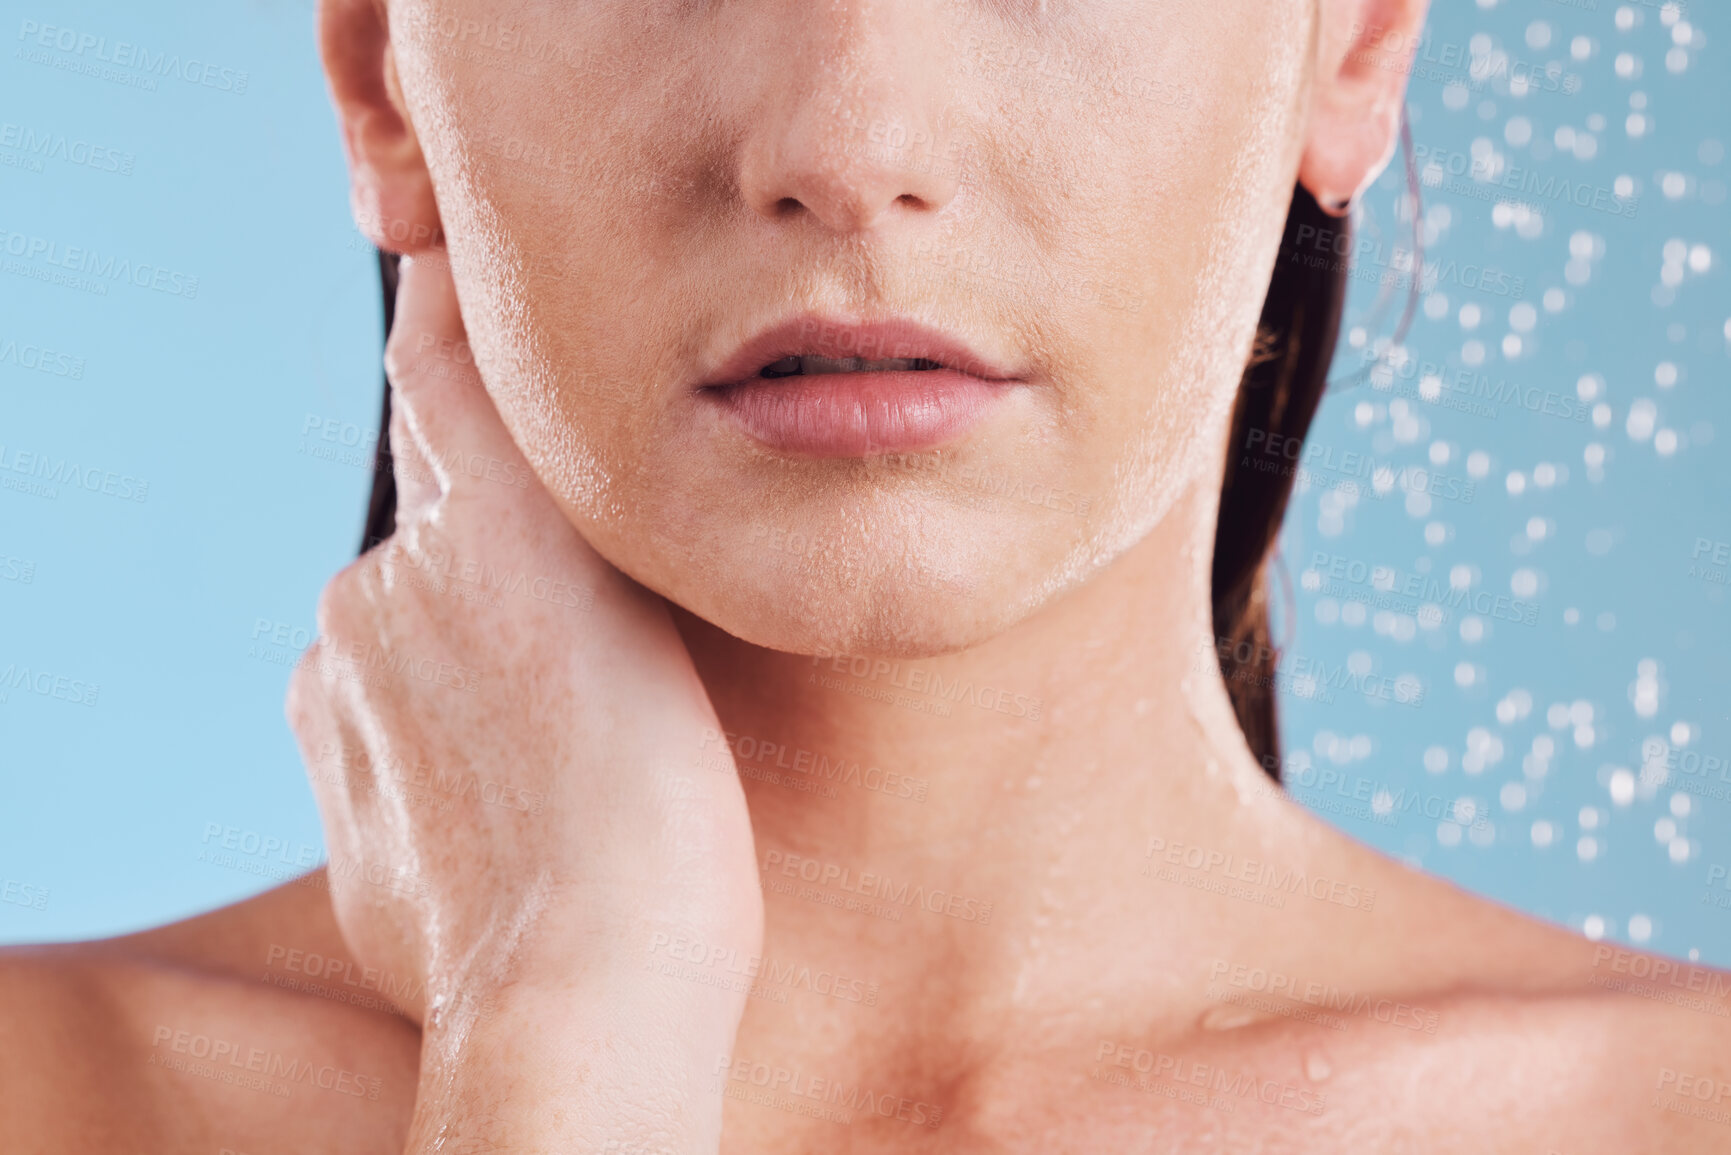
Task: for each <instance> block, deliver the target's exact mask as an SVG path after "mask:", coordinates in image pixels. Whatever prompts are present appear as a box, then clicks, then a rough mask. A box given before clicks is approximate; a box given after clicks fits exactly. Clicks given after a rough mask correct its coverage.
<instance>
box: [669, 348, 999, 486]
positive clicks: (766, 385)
mask: <svg viewBox="0 0 1731 1155" xmlns="http://www.w3.org/2000/svg"><path fill="white" fill-rule="evenodd" d="M793 356H808V357H825V358H843V357H863V358H865V359H867V360H871V361H877V360H884V359H887V358H898V357H907V358H916V357H920V358H925V359H926V360H930V361H936V362H937V363H938V364H939V365H941V366H942V368H939V369H921V370H912V369H910V370H886V371H882V372H870V373H823V374H814V375H800V376H793V377H762V376H760V375H759V371H760V370H762V368H763V367H764V366H765V365H769V364H771V363H773V362H775V361H779V360H781V359H782V358H783V357H793ZM1022 381H1023V378H1022V377H1021V376H1019V375H1018V374H1016V373H1015V372H1013V371H1011V370H1009V369H1007V368H1004V367H1002V366H1000V365H997V364H995V363H993V362H990V361H988V360H987V359H986V358H984V357H982V356H981V355H980V354H978V353H976V352H975V351H974V350H973V349H971V348H969V347H968V345H967V344H965V343H964V342H962V341H959V340H957V339H955V338H953V337H950V336H948V335H946V334H944V333H942V332H939V331H938V330H936V329H932V328H929V327H928V326H925V325H922V324H920V323H918V322H916V321H911V320H905V319H891V320H885V321H876V322H867V323H856V322H848V321H839V320H836V319H834V318H831V317H822V316H817V315H813V314H807V315H805V316H801V317H795V318H793V319H791V320H789V321H787V322H784V323H782V324H779V325H776V326H774V327H772V328H770V329H767V330H765V331H764V332H762V333H760V334H758V335H757V336H755V337H753V338H752V339H751V340H749V341H747V342H746V343H745V344H744V345H743V346H741V347H740V349H739V351H738V352H736V353H735V354H734V355H733V356H731V357H729V358H728V359H727V360H726V362H724V363H723V364H722V366H721V367H720V368H719V369H717V370H716V371H715V372H714V373H713V374H711V375H710V376H709V379H708V380H707V381H705V382H704V383H703V385H702V386H701V388H700V392H701V394H702V395H703V396H704V397H706V398H707V399H709V400H710V401H711V402H713V403H714V404H717V405H719V406H721V407H722V408H723V409H725V410H726V411H727V412H728V413H729V414H730V415H731V416H732V417H733V418H734V419H735V420H737V421H738V422H739V423H740V424H741V425H742V426H743V427H744V429H745V431H746V432H747V433H749V434H750V435H751V436H753V437H754V438H756V439H757V440H758V441H761V442H763V443H764V444H765V445H768V446H770V447H771V448H773V449H777V450H780V451H782V452H787V453H803V454H809V455H812V456H818V457H861V456H865V455H867V454H871V453H896V452H908V451H912V450H917V449H926V448H930V447H932V446H934V445H939V444H942V443H944V442H946V441H950V440H953V439H954V438H956V437H958V436H960V435H961V434H962V433H964V432H965V431H966V430H968V429H969V428H971V427H972V426H973V425H975V424H977V423H978V422H979V421H980V420H981V419H983V418H984V417H985V415H986V413H987V411H988V410H989V409H990V408H991V407H992V405H993V404H994V403H996V402H998V401H1000V400H1001V399H1002V398H1003V397H1004V396H1005V395H1006V393H1007V391H1008V390H1009V388H1010V387H1012V386H1014V385H1016V384H1019V383H1021V382H1022Z"/></svg>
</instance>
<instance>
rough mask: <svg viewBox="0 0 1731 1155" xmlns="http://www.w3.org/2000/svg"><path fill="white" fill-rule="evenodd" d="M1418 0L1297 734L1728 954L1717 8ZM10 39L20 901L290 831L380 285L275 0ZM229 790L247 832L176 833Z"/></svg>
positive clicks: (299, 3) (1561, 876)
mask: <svg viewBox="0 0 1731 1155" xmlns="http://www.w3.org/2000/svg"><path fill="white" fill-rule="evenodd" d="M1436 8H1437V10H1436V11H1434V12H1433V13H1432V16H1431V22H1430V26H1429V29H1428V31H1427V33H1426V35H1425V39H1424V42H1423V43H1422V44H1421V45H1420V47H1419V51H1418V58H1417V61H1416V63H1415V67H1414V74H1413V80H1412V91H1411V96H1410V101H1409V106H1410V107H1409V121H1410V124H1411V130H1412V148H1411V150H1410V153H1409V154H1408V155H1407V156H1404V157H1402V158H1397V160H1396V162H1395V164H1394V165H1393V166H1391V169H1390V172H1389V173H1388V174H1387V175H1386V176H1385V177H1384V178H1383V179H1382V181H1381V182H1380V183H1379V184H1378V185H1377V186H1376V187H1375V188H1373V189H1372V190H1370V192H1369V193H1368V194H1367V195H1366V197H1365V199H1364V202H1363V204H1362V206H1361V209H1360V214H1359V220H1358V232H1357V237H1356V240H1355V242H1354V247H1353V249H1352V250H1350V251H1351V254H1352V256H1353V259H1354V276H1353V282H1352V285H1353V287H1352V294H1351V298H1350V302H1349V310H1348V319H1347V324H1346V329H1345V331H1344V333H1343V340H1342V343H1341V348H1340V353H1339V357H1338V360H1337V363H1336V377H1337V386H1336V388H1335V389H1334V390H1333V392H1332V393H1331V395H1330V397H1329V399H1328V400H1327V401H1326V402H1325V403H1324V406H1323V408H1322V411H1321V413H1320V414H1319V416H1318V418H1317V422H1316V425H1315V427H1314V429H1313V432H1312V435H1311V438H1310V441H1309V443H1308V444H1307V446H1306V447H1305V449H1304V451H1303V454H1302V456H1301V457H1300V458H1299V459H1297V460H1296V461H1292V462H1290V463H1289V465H1290V467H1292V468H1296V469H1298V470H1299V485H1298V490H1297V496H1296V498H1295V501H1294V503H1293V507H1292V511H1291V513H1290V516H1289V518H1288V523H1287V527H1286V534H1285V539H1284V543H1283V570H1282V572H1283V575H1284V578H1285V581H1284V583H1283V589H1284V591H1285V592H1284V593H1283V595H1282V598H1281V612H1280V613H1279V614H1278V618H1279V626H1280V629H1281V631H1282V632H1283V634H1284V636H1285V639H1286V646H1287V649H1286V654H1287V656H1286V660H1285V663H1284V665H1283V672H1282V676H1281V680H1280V688H1281V690H1282V695H1281V705H1282V710H1283V728H1284V732H1285V741H1286V746H1287V750H1288V756H1287V765H1286V767H1285V775H1286V778H1287V780H1288V782H1289V784H1290V785H1291V788H1292V790H1293V792H1294V794H1295V795H1296V796H1297V797H1298V798H1299V799H1301V800H1302V801H1304V802H1305V803H1306V804H1307V805H1309V806H1311V807H1313V808H1314V809H1315V810H1316V811H1317V812H1318V813H1319V814H1321V815H1322V816H1324V817H1325V818H1327V819H1328V820H1329V821H1332V822H1334V823H1336V824H1337V825H1339V826H1341V827H1342V828H1343V829H1345V830H1347V831H1348V832H1350V833H1352V834H1353V835H1355V836H1357V837H1359V838H1362V839H1365V840H1367V841H1369V842H1371V843H1372V844H1374V845H1376V846H1378V847H1380V848H1382V849H1383V850H1385V851H1387V852H1389V853H1392V854H1395V855H1398V856H1401V857H1403V858H1405V859H1406V860H1408V861H1410V862H1413V863H1416V864H1419V865H1421V866H1423V867H1424V868H1425V869H1428V870H1432V871H1435V872H1437V873H1439V874H1442V875H1445V876H1447V877H1449V878H1452V879H1454V880H1456V881H1458V882H1460V883H1461V884H1463V885H1465V886H1468V887H1470V888H1472V889H1474V890H1477V891H1479V892H1482V893H1484V894H1486V895H1489V896H1492V897H1494V898H1497V899H1499V900H1502V901H1504V902H1507V903H1511V904H1513V905H1515V906H1518V907H1520V908H1522V909H1524V910H1527V911H1530V912H1532V913H1534V914H1536V915H1540V916H1542V917H1545V918H1548V919H1552V920H1555V921H1558V922H1561V923H1564V924H1567V925H1570V926H1573V927H1575V928H1576V929H1578V930H1580V931H1581V932H1583V933H1585V934H1587V935H1589V936H1591V937H1595V938H1601V937H1602V938H1606V939H1613V940H1618V941H1623V942H1629V943H1633V944H1637V945H1640V946H1644V947H1648V948H1651V949H1655V950H1659V951H1663V952H1667V953H1670V954H1674V955H1678V956H1682V957H1689V958H1698V959H1701V960H1703V961H1708V962H1712V963H1715V964H1718V965H1721V966H1731V888H1728V887H1727V881H1728V880H1727V877H1726V876H1727V874H1728V873H1731V872H1728V871H1727V869H1726V867H1727V866H1731V821H1727V818H1728V816H1731V668H1728V657H1727V655H1728V654H1731V644H1728V643H1731V615H1727V613H1726V606H1725V593H1726V583H1727V574H1728V572H1731V501H1728V500H1727V497H1726V495H1727V494H1731V458H1728V456H1727V454H1726V453H1725V452H1724V445H1722V444H1715V438H1716V436H1724V437H1726V438H1728V439H1731V393H1728V391H1727V387H1726V386H1727V370H1728V367H1731V293H1728V292H1727V284H1728V279H1727V270H1726V262H1727V261H1728V260H1731V210H1728V209H1727V206H1726V184H1727V180H1728V178H1731V164H1728V162H1727V160H1726V156H1725V142H1726V138H1727V136H1728V135H1731V125H1728V123H1727V122H1728V121H1731V70H1728V69H1727V67H1726V64H1725V60H1724V56H1723V47H1722V45H1721V44H1720V43H1719V42H1717V41H1716V39H1715V37H1717V36H1725V35H1731V11H1728V10H1726V9H1724V8H1723V7H1720V6H1708V5H1705V4H1697V5H1677V4H1663V5H1661V4H1659V3H1657V2H1654V0H1647V2H1643V3H1629V4H1624V5H1616V4H1611V3H1606V2H1602V0H1601V2H1600V3H1598V4H1596V5H1595V4H1593V3H1582V4H1565V3H1554V2H1550V0H1476V2H1471V3H1469V2H1465V0H1450V2H1442V3H1438V4H1437V5H1436ZM49 26H52V27H53V28H54V29H55V31H54V32H53V34H51V35H48V36H47V37H46V43H45V38H44V36H43V33H42V30H43V29H44V28H47V27H49ZM69 32H70V33H71V35H68V33H69ZM0 38H3V43H4V54H3V55H0V671H6V670H8V669H11V670H13V671H16V670H19V669H28V670H30V671H31V672H32V674H41V673H47V674H51V675H53V678H52V680H50V681H46V682H44V681H42V680H41V679H39V678H38V679H35V681H34V682H33V683H31V684H29V685H23V686H12V687H11V688H7V687H5V686H0V739H3V741H0V898H3V899H4V901H0V942H23V941H32V940H44V939H62V938H79V937H90V936H96V935H106V934H113V933H117V932H121V931H125V930H131V929H135V928H139V927H142V926H146V925H151V924H155V923H159V922H162V921H165V920H168V919H172V918H176V917H180V916H184V915H186V914H190V913H193V912H196V911H199V910H203V909H208V908H210V907H214V906H217V905H220V904H223V903H227V902H231V901H234V900H236V899H239V898H243V897H245V896H247V895H248V894H251V893H254V892H256V891H259V890H262V889H265V888H266V887H268V886H270V885H273V884H274V882H275V881H276V877H277V876H278V875H279V874H281V873H284V872H286V870H287V869H288V868H287V867H285V866H282V865H280V864H281V863H282V862H283V861H284V860H285V859H286V860H287V861H290V862H294V861H304V860H306V859H307V858H309V857H313V856H317V855H320V854H322V849H321V846H322V840H321V836H320V831H319V824H318V815H317V812H316V811H315V809H314V806H313V802H312V797H311V794H310V792H309V790H308V788H307V785H306V782H305V779H304V776H303V773H302V770H301V768H300V762H299V757H298V755H297V752H296V750H295V746H294V742H293V739H292V737H291V735H290V733H289V731H288V728H287V725H286V723H285V722H284V721H283V715H282V698H283V692H284V688H285V685H286V683H287V678H288V671H289V667H288V665H287V663H288V662H290V661H292V660H293V658H294V656H295V654H296V644H297V642H298V644H304V642H305V641H306V639H307V637H308V636H309V635H310V633H311V630H312V624H313V623H312V613H313V606H314V604H315V601H316V598H317V594H318V591H319V589H320V588H321V586H322V585H323V583H324V581H325V579H326V577H327V576H328V575H329V574H330V573H332V572H333V571H335V570H336V569H337V568H339V567H340V566H341V565H343V564H345V562H346V561H347V560H348V559H349V558H350V557H352V555H353V552H354V548H355V545H356V542H357V539H358V536H359V532H360V523H361V513H362V506H363V502H364V497H365V493H366V490H367V487H368V483H369V480H370V474H369V472H368V468H367V467H368V464H369V463H370V438H371V437H373V436H374V429H375V426H376V412H377V406H378V393H379V371H378V364H379V361H378V357H379V341H380V332H379V329H380V320H379V311H378V301H377V287H376V279H375V278H376V273H375V268H374V263H373V258H372V251H371V249H370V248H368V247H367V246H366V244H365V243H364V242H363V241H362V240H361V238H360V237H359V235H358V234H357V233H356V231H355V229H354V227H353V225H352V224H351V222H350V219H349V215H348V204H347V196H346V186H345V174H344V166H343V159H342V155H341V150H340V147H339V144H338V139H337V133H336V129H335V124H334V120H333V116H332V113H331V111H330V107H329V102H328V100H327V97H326V94H325V90H324V86H323V80H322V77H321V75H320V72H319V67H318V61H317V58H316V54H315V49H314V42H313V35H312V26H311V3H310V0H222V2H221V3H218V2H217V0H181V2H179V3H176V4H173V5H162V6H153V7H152V8H151V9H149V10H145V9H141V8H139V7H138V6H137V5H134V4H130V3H124V2H122V0H56V2H54V3H52V4H50V3H48V2H46V0H43V2H42V3H39V4H34V5H26V7H25V9H24V11H23V12H22V13H21V14H19V15H15V16H12V17H8V18H7V21H6V23H4V24H0ZM99 39H100V40H101V41H102V42H103V43H104V44H105V45H106V46H107V47H105V48H102V49H95V48H91V47H88V45H91V44H94V43H95V42H96V41H97V40H99ZM122 41H124V42H128V43H130V44H133V45H137V46H142V47H143V48H145V49H148V50H149V54H150V56H151V57H154V56H155V55H156V54H159V53H161V54H164V55H169V56H172V55H176V54H178V55H179V56H180V57H181V58H182V59H183V60H197V61H198V62H199V63H200V69H199V71H198V72H196V73H194V74H193V75H194V79H191V80H189V79H187V77H186V76H185V75H177V74H174V73H163V72H160V71H155V72H153V71H150V70H149V69H147V68H144V67H141V66H140V65H139V64H138V62H137V60H136V59H133V60H128V59H126V58H124V57H122V58H116V54H115V52H114V48H113V46H114V45H115V44H117V43H119V42H122ZM81 45H85V46H86V47H80V46H81ZM99 56H103V57H105V59H98V57H99ZM1409 161H1410V165H1409V163H1408V162H1409ZM1409 172H1410V175H1411V177H1412V178H1413V179H1414V181H1415V183H1416V186H1417V188H1418V189H1419V191H1420V194H1421V195H1420V197H1419V198H1418V203H1417V209H1416V212H1415V210H1414V201H1413V199H1412V197H1411V196H1410V194H1409V192H1408V188H1409V184H1408V177H1409ZM1311 243H1312V244H1313V245H1314V247H1315V251H1316V252H1317V253H1318V254H1321V255H1323V256H1338V255H1339V253H1341V252H1345V251H1347V250H1345V248H1344V246H1341V247H1339V249H1338V250H1337V247H1336V246H1335V245H1333V243H1332V242H1331V240H1330V239H1329V238H1312V239H1311ZM72 248H81V249H85V250H88V251H90V252H94V253H95V254H98V255H99V260H100V261H106V260H107V259H108V258H109V257H110V256H112V257H114V258H115V259H116V263H117V264H118V263H119V262H122V261H124V262H127V263H129V265H130V267H131V268H133V269H134V270H138V269H141V268H143V267H148V268H149V273H148V275H145V274H140V273H135V274H134V275H133V276H132V277H131V278H127V279H113V278H108V279H104V278H101V277H92V276H80V275H75V274H70V273H68V272H67V271H66V269H65V268H64V267H62V265H60V264H58V263H56V262H57V261H61V260H64V259H65V256H66V253H67V252H68V250H70V249H72ZM1421 248H1422V252H1423V256H1422V260H1420V261H1416V262H1415V260H1414V256H1413V254H1414V252H1415V250H1417V249H1421ZM1415 280H1416V289H1417V292H1416V294H1415V293H1414V292H1413V290H1414V288H1415ZM1409 305H1410V306H1411V313H1410V318H1408V319H1406V320H1405V322H1404V323H1403V313H1405V312H1407V311H1408V308H1409ZM36 455H46V456H48V457H49V458H51V459H54V460H56V461H58V460H60V459H72V460H74V461H75V462H76V463H77V464H78V465H79V466H80V467H81V468H82V469H83V470H84V476H85V478H86V481H85V486H86V487H84V488H81V487H76V486H69V485H66V484H60V485H53V484H48V483H45V482H43V481H42V479H41V478H40V477H38V476H33V475H32V465H31V462H32V461H33V460H34V459H35V457H36ZM91 477H98V478H100V479H101V483H100V484H99V485H92V483H91V482H90V481H89V480H88V479H89V478H91ZM285 639H286V640H287V641H288V642H289V643H290V644H288V645H286V646H285V645H283V644H281V643H282V641H283V640H285ZM31 685H46V686H49V687H50V690H49V692H47V693H38V692H35V690H33V689H32V688H31ZM228 828H236V829H239V830H241V831H245V832H248V833H249V834H251V835H255V836H256V837H257V839H258V840H260V841H261V842H263V841H264V840H270V845H271V846H273V847H280V848H281V849H280V850H277V851H274V852H273V853H272V854H271V855H269V856H266V855H262V854H261V855H253V856H248V855H239V856H231V855H212V854H211V853H210V851H211V850H212V849H213V847H214V845H215V844H214V842H213V840H212V837H211V831H213V830H224V829H228ZM273 862H274V863H276V864H277V865H273Z"/></svg>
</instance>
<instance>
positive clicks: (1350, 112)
mask: <svg viewBox="0 0 1731 1155" xmlns="http://www.w3.org/2000/svg"><path fill="white" fill-rule="evenodd" d="M1426 4H1427V0H1322V4H1321V14H1320V18H1321V20H1322V27H1321V29H1320V35H1319V36H1318V38H1317V55H1318V59H1317V62H1316V83H1315V87H1314V88H1313V89H1312V91H1311V103H1310V126H1309V131H1308V136H1307V138H1306V140H1305V146H1304V158H1303V160H1302V161H1300V162H1299V166H1298V182H1299V183H1300V184H1302V185H1303V186H1304V187H1305V188H1306V189H1308V190H1310V195H1311V196H1313V197H1315V198H1316V201H1317V203H1318V204H1320V205H1321V206H1322V207H1323V208H1324V209H1326V210H1327V211H1329V212H1334V213H1344V212H1345V211H1346V209H1347V207H1348V206H1349V205H1350V203H1351V202H1352V201H1353V200H1354V199H1355V198H1357V196H1358V194H1359V193H1361V192H1363V191H1364V189H1365V188H1367V187H1368V186H1369V185H1370V183H1371V182H1372V181H1374V180H1375V179H1376V178H1377V177H1378V176H1380V175H1382V170H1383V168H1384V167H1386V166H1387V164H1388V161H1389V157H1391V156H1393V155H1394V148H1395V144H1396V142H1397V141H1398V140H1399V139H1400V114H1401V109H1402V107H1403V105H1404V103H1405V100H1406V82H1407V76H1408V74H1409V73H1410V71H1411V68H1412V58H1413V53H1414V51H1415V50H1416V49H1417V47H1418V38H1419V31H1420V28H1421V27H1422V26H1423V24H1424V14H1425V8H1426Z"/></svg>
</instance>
